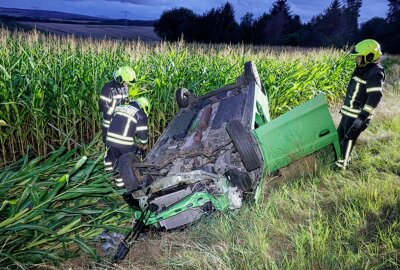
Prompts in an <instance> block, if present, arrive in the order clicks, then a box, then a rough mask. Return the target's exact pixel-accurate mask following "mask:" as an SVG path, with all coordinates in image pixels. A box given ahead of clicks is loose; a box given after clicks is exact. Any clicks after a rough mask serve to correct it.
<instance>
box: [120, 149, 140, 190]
mask: <svg viewBox="0 0 400 270" xmlns="http://www.w3.org/2000/svg"><path fill="white" fill-rule="evenodd" d="M138 162H140V161H139V159H138V157H137V156H136V155H135V154H134V153H126V154H124V155H122V156H120V157H119V159H118V169H119V173H120V175H121V178H122V181H124V185H125V188H126V190H127V191H128V192H131V191H134V190H136V189H137V188H138V187H139V186H140V182H139V181H138V178H137V176H136V174H135V169H134V167H133V166H132V164H133V163H138Z"/></svg>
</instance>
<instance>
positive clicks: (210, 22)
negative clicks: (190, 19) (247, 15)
mask: <svg viewBox="0 0 400 270" xmlns="http://www.w3.org/2000/svg"><path fill="white" fill-rule="evenodd" d="M197 40H198V41H202V42H212V43H217V42H226V43H228V42H238V41H239V40H240V36H239V25H238V24H237V22H236V21H235V11H234V9H233V6H232V4H230V3H228V2H227V3H225V4H224V5H223V6H221V7H219V8H213V9H211V10H209V11H208V12H206V13H205V14H203V15H202V16H201V17H200V18H199V31H198V36H197Z"/></svg>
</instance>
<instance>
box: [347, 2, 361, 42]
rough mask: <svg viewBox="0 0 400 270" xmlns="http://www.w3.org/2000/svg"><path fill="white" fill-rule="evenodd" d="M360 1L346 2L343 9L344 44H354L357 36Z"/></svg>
mask: <svg viewBox="0 0 400 270" xmlns="http://www.w3.org/2000/svg"><path fill="white" fill-rule="evenodd" d="M361 6H362V0H346V1H345V8H344V13H343V15H344V22H345V25H344V27H345V29H346V31H345V33H344V38H345V41H346V42H349V43H354V42H355V41H356V37H357V34H358V18H359V17H360V9H361Z"/></svg>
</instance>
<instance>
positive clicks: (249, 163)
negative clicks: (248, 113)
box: [226, 119, 261, 171]
mask: <svg viewBox="0 0 400 270" xmlns="http://www.w3.org/2000/svg"><path fill="white" fill-rule="evenodd" d="M226 131H227V132H228V134H229V136H230V137H231V139H232V141H233V144H234V145H235V147H236V149H237V151H238V152H239V155H240V157H241V159H242V162H243V164H244V166H245V167H246V169H247V170H248V171H253V170H255V169H257V168H259V167H260V166H261V160H260V158H259V156H258V155H257V153H258V151H259V150H258V149H256V147H255V146H254V144H253V138H252V136H251V134H250V132H248V131H247V130H246V129H245V128H244V127H243V125H242V123H241V122H240V121H239V120H237V119H234V120H231V121H229V122H228V124H227V125H226Z"/></svg>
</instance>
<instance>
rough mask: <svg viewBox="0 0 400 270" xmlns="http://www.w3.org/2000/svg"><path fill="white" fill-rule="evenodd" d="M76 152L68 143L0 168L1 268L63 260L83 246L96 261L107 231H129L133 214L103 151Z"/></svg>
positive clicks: (25, 266) (24, 267) (22, 266)
mask: <svg viewBox="0 0 400 270" xmlns="http://www.w3.org/2000/svg"><path fill="white" fill-rule="evenodd" d="M76 154H77V153H76V149H74V150H70V151H66V148H65V147H62V148H60V149H58V150H55V151H52V152H51V153H49V154H48V155H47V156H46V157H38V158H35V159H32V160H29V159H28V158H27V157H24V158H22V159H20V160H19V161H18V162H16V163H14V164H12V165H10V166H8V167H6V168H4V169H2V170H0V265H1V267H0V268H2V269H4V268H8V267H10V268H16V267H18V268H21V269H26V268H27V267H30V266H32V265H34V264H38V263H49V262H51V263H57V262H58V261H60V260H62V259H65V258H68V257H72V256H76V254H77V252H78V251H79V250H82V251H84V252H86V253H88V254H89V255H90V256H91V257H92V258H93V259H96V258H97V253H96V249H95V248H94V243H93V241H94V240H95V239H96V237H97V236H98V235H99V234H100V233H101V232H102V231H103V230H105V229H107V230H111V231H115V232H121V233H125V232H126V231H125V230H126V229H127V228H128V227H129V226H128V223H129V217H130V216H131V214H132V213H131V212H130V210H129V209H127V207H121V206H120V205H122V203H121V202H118V200H117V198H119V197H120V195H119V194H118V193H117V192H116V191H115V190H113V188H112V185H111V183H110V181H109V180H108V179H109V177H108V175H107V174H104V173H103V166H102V155H100V156H99V157H98V158H97V159H95V160H91V159H87V158H86V157H85V156H83V157H82V158H80V159H79V158H75V156H76Z"/></svg>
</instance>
